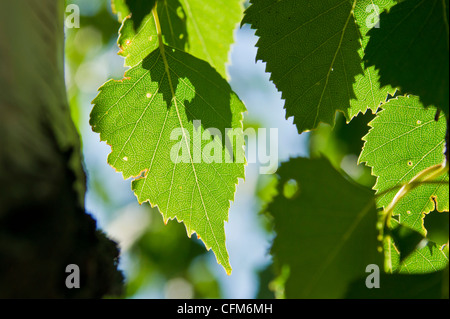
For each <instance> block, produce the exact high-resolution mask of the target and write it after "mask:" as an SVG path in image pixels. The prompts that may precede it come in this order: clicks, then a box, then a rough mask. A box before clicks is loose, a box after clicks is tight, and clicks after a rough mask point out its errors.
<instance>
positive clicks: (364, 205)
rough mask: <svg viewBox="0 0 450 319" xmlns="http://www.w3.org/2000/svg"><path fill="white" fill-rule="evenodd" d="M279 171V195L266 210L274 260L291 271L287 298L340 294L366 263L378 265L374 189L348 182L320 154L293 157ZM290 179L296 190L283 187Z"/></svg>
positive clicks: (379, 261)
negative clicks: (270, 218) (271, 223)
mask: <svg viewBox="0 0 450 319" xmlns="http://www.w3.org/2000/svg"><path fill="white" fill-rule="evenodd" d="M278 174H279V183H278V195H277V196H276V197H275V199H274V200H273V201H272V203H270V204H269V206H268V208H267V211H268V212H270V213H271V214H272V216H273V217H274V224H275V231H276V233H277V236H276V238H275V240H274V243H273V247H272V254H273V255H274V258H275V263H276V264H278V265H279V266H280V267H282V266H286V265H287V266H289V268H290V269H291V270H292V271H291V272H290V276H289V278H288V280H287V282H286V286H285V293H286V297H287V298H341V297H343V294H344V293H345V290H346V288H347V286H348V285H349V284H350V283H351V282H352V281H353V280H356V279H357V278H358V277H359V276H362V275H363V274H364V272H365V269H366V266H367V265H369V264H377V265H381V264H382V258H381V254H380V253H378V251H377V246H378V242H377V239H376V238H377V235H378V232H377V229H376V223H377V211H376V207H375V202H374V196H373V193H371V192H370V191H368V190H366V189H363V188H361V187H359V186H356V184H353V183H351V182H349V181H348V180H347V179H345V178H344V177H343V176H342V175H341V174H340V173H339V172H337V171H336V170H335V169H334V168H333V167H332V166H331V164H330V163H329V162H328V160H326V159H323V158H322V159H314V160H311V159H304V158H297V159H291V160H290V161H289V162H287V163H283V164H282V165H281V167H280V169H279V170H278ZM292 183H296V185H297V191H296V192H295V191H294V192H283V189H284V188H285V187H286V185H289V184H292ZM324 185H326V187H324ZM355 256H357V257H356V258H355ZM349 260H351V261H352V262H349Z"/></svg>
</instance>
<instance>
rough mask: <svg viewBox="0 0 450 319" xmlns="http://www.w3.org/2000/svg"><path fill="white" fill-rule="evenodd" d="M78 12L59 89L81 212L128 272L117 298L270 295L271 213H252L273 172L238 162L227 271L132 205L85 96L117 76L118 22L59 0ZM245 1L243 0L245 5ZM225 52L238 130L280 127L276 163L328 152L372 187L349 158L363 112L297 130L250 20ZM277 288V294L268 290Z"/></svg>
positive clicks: (81, 2) (87, 1) (101, 11)
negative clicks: (76, 162)
mask: <svg viewBox="0 0 450 319" xmlns="http://www.w3.org/2000/svg"><path fill="white" fill-rule="evenodd" d="M66 3H67V4H76V5H78V6H79V8H80V11H81V23H80V28H79V29H75V28H73V29H66V85H67V90H68V96H69V101H70V106H71V112H72V116H73V119H74V122H75V124H76V126H77V128H78V130H79V132H80V135H81V138H82V145H83V153H84V165H85V171H86V173H87V177H88V191H87V195H86V208H87V210H88V212H89V213H91V214H92V215H93V216H94V217H95V218H96V219H97V221H98V225H99V227H100V228H101V229H103V230H104V231H105V232H106V233H107V234H108V235H109V236H110V237H111V238H113V239H115V240H116V241H118V242H119V244H120V247H121V251H122V254H121V261H120V269H121V270H122V271H123V272H124V275H125V278H126V293H125V295H124V296H123V297H124V298H273V297H275V295H276V289H275V288H276V285H275V284H273V283H272V284H271V282H272V281H273V279H274V275H273V273H272V271H271V264H272V260H271V256H270V247H271V242H272V239H273V237H274V236H275V234H274V233H273V231H272V224H271V218H270V216H269V215H268V214H264V213H260V212H261V211H262V210H263V207H264V203H265V202H266V201H267V200H269V199H270V197H271V196H273V189H274V183H275V182H276V180H275V176H274V175H260V174H259V166H258V164H249V165H248V166H247V167H246V180H245V181H242V180H241V181H240V182H239V185H238V187H237V192H236V196H235V201H234V203H232V205H231V209H230V211H229V222H228V223H226V224H225V231H226V236H227V248H228V252H229V255H230V262H231V266H232V267H233V272H232V274H231V276H227V275H226V273H225V271H224V270H223V268H222V267H221V266H220V265H218V264H217V262H216V260H215V257H214V255H213V253H212V252H207V251H206V249H205V247H204V245H203V243H202V242H200V241H199V240H197V239H196V238H188V237H187V235H186V230H185V227H184V226H183V225H182V224H178V223H177V222H176V221H169V223H168V224H167V225H164V222H163V219H162V216H161V215H160V213H159V212H158V211H157V209H152V208H151V207H150V206H149V205H148V204H144V205H139V204H138V202H137V200H136V198H135V196H134V194H133V192H132V191H131V181H130V180H126V181H124V180H123V177H122V175H121V174H120V173H116V172H115V170H114V169H113V168H111V167H110V166H109V165H108V164H107V161H106V160H107V156H108V154H109V153H110V147H109V146H108V145H106V143H104V142H100V138H99V135H98V134H96V133H93V132H92V130H91V128H90V126H89V114H90V111H91V109H92V105H91V101H92V100H93V99H94V98H95V96H96V95H97V89H98V88H99V87H100V86H101V85H102V84H103V83H104V82H106V81H107V80H109V79H111V78H114V79H122V78H123V74H124V72H125V70H126V69H125V67H124V66H123V65H124V60H123V58H122V57H120V56H118V55H117V52H118V47H117V44H116V41H117V33H118V30H119V27H120V24H119V23H118V22H117V18H116V17H115V16H114V15H113V14H112V12H111V7H110V1H109V0H97V1H91V0H67V1H66ZM246 6H248V3H246ZM235 40H236V42H235V44H234V45H233V47H232V51H231V53H230V63H229V65H228V73H229V75H230V79H231V80H230V84H231V86H232V88H233V89H234V91H235V92H236V93H237V94H238V95H239V97H240V98H241V100H243V102H244V103H245V105H246V107H247V109H248V112H247V113H246V114H245V122H244V125H245V126H246V127H249V126H251V127H254V128H259V127H264V128H278V136H279V145H278V147H279V148H278V149H279V161H280V162H283V161H287V160H288V159H289V158H290V157H298V156H305V157H307V156H327V157H328V158H329V159H330V161H331V162H332V163H333V165H335V166H336V167H338V168H340V169H342V170H343V171H345V172H346V173H347V174H348V175H349V176H351V177H352V178H354V179H355V180H357V181H358V182H359V183H361V184H363V185H366V186H369V187H371V186H372V185H373V182H374V180H373V177H372V176H371V175H370V171H368V170H367V169H366V168H365V167H363V166H361V165H360V166H358V165H357V164H356V163H357V158H358V154H359V152H360V150H361V147H362V142H361V137H362V136H363V135H365V134H366V133H367V131H368V127H367V123H368V121H369V120H370V119H371V118H372V115H371V114H367V115H365V116H362V115H361V116H359V117H358V118H356V120H354V121H352V122H351V124H350V125H345V124H346V123H345V120H344V119H343V117H342V116H339V115H337V118H336V120H337V124H336V127H335V130H333V131H332V130H331V128H330V127H329V126H325V125H323V126H321V127H320V128H319V129H318V130H317V131H315V132H314V133H304V134H302V135H299V134H298V133H297V130H296V128H295V126H294V125H293V123H292V118H291V119H288V120H286V119H285V110H284V109H283V105H284V101H283V100H282V99H281V94H280V93H279V92H277V90H276V88H275V86H274V85H273V83H272V82H270V80H269V78H270V75H269V74H266V73H265V65H264V63H261V62H255V57H256V48H255V44H256V42H257V37H256V36H255V35H254V31H253V30H251V29H250V28H249V26H248V25H245V26H243V27H242V28H239V26H236V31H235ZM274 290H275V291H274Z"/></svg>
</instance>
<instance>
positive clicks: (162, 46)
mask: <svg viewBox="0 0 450 319" xmlns="http://www.w3.org/2000/svg"><path fill="white" fill-rule="evenodd" d="M156 8H157V6H155V8H154V9H153V17H154V19H155V23H156V26H157V32H158V40H159V49H160V52H161V56H162V58H163V62H164V69H165V73H166V74H167V79H168V81H169V87H170V91H171V94H172V102H173V104H174V106H175V110H176V113H177V117H178V121H179V124H180V127H181V130H182V132H183V138H184V141H185V143H186V146H187V150H188V154H189V159H190V162H191V166H192V171H193V173H194V177H195V185H196V186H197V190H198V192H199V196H200V199H201V202H202V207H203V210H204V213H205V217H206V219H207V224H208V226H209V228H210V230H211V233H212V236H213V238H214V241H215V243H216V246H217V249H218V253H219V254H220V260H221V261H226V259H225V258H224V256H223V254H222V250H221V248H220V245H219V243H218V241H217V237H216V234H215V232H214V229H213V227H212V224H211V221H210V219H209V215H208V212H207V209H206V205H205V202H204V199H203V194H202V191H201V189H200V184H199V181H198V176H197V171H196V169H195V165H194V162H193V159H192V154H191V149H190V146H189V144H188V143H187V137H186V135H185V130H184V126H183V123H182V120H181V116H180V112H179V108H178V103H177V99H176V96H175V90H174V87H173V82H172V78H171V76H170V67H169V64H168V62H167V57H166V53H165V46H164V43H163V40H162V32H161V25H160V23H159V17H158V12H157V10H156ZM175 167H176V166H175ZM175 167H174V171H175ZM173 173H174V172H173ZM172 178H173V177H172ZM169 194H171V190H170V193H169ZM169 198H170V195H169ZM168 204H169V202H168ZM191 214H192V212H191ZM189 228H190V225H189ZM189 235H191V234H189ZM223 266H224V267H225V268H227V266H226V265H223ZM227 272H229V270H228V269H227Z"/></svg>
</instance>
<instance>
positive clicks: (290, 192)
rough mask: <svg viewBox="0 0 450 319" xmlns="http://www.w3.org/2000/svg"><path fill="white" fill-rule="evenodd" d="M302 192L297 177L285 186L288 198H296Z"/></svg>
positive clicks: (284, 193) (284, 192)
mask: <svg viewBox="0 0 450 319" xmlns="http://www.w3.org/2000/svg"><path fill="white" fill-rule="evenodd" d="M299 193H300V189H299V185H298V183H297V181H296V180H295V179H290V180H288V181H287V182H286V183H284V186H283V195H284V197H286V198H287V199H294V198H295V197H297V196H298V194H299Z"/></svg>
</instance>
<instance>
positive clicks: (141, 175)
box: [90, 46, 245, 273]
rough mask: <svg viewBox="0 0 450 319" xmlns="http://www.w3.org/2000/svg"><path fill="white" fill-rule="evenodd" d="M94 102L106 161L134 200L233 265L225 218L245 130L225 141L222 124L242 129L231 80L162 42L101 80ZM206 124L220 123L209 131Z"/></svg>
mask: <svg viewBox="0 0 450 319" xmlns="http://www.w3.org/2000/svg"><path fill="white" fill-rule="evenodd" d="M93 103H94V104H95V106H94V109H93V110H92V113H91V120H90V123H91V125H92V128H93V130H94V131H95V132H98V133H100V137H101V140H102V141H106V142H107V143H108V144H109V145H111V146H112V153H111V154H109V156H108V163H109V164H110V165H111V166H112V167H114V168H115V169H116V170H117V171H119V172H122V173H123V176H124V178H130V177H133V178H134V180H133V182H132V189H133V190H134V192H135V194H136V197H137V198H138V200H139V202H140V203H143V202H146V201H149V202H150V203H151V205H152V206H155V205H157V206H158V207H159V210H160V212H161V213H162V215H163V216H164V220H165V221H167V220H168V219H174V218H176V219H177V220H178V221H179V222H184V224H185V226H186V230H187V234H188V236H191V235H192V234H193V233H194V232H195V233H197V235H198V236H199V237H200V238H201V239H202V240H203V242H204V243H205V245H206V247H207V249H210V248H212V250H213V251H214V253H215V255H216V257H217V261H218V263H220V264H221V265H223V267H224V268H225V270H226V271H227V272H228V273H230V272H231V267H230V264H229V261H228V253H227V250H226V247H225V231H224V221H226V220H227V219H228V209H229V207H230V201H232V200H233V198H234V193H235V187H236V184H237V183H238V178H243V177H244V165H245V164H244V162H245V159H244V156H243V147H242V146H243V136H242V134H237V137H236V139H237V141H236V143H235V144H234V145H235V148H233V149H232V150H231V149H229V148H228V147H226V148H225V147H223V145H224V143H223V141H224V140H225V141H226V142H229V141H233V135H232V134H233V133H234V132H232V131H230V130H226V129H227V128H232V129H237V130H238V131H239V130H240V132H242V126H243V124H242V120H243V116H242V112H244V111H245V106H244V105H243V103H242V102H241V101H240V100H239V98H238V97H237V96H236V94H234V93H233V92H232V90H231V88H230V86H229V84H228V83H227V82H226V81H225V80H224V79H223V78H222V77H221V76H220V75H219V74H218V73H217V72H216V71H215V70H214V69H213V68H212V67H211V66H210V65H209V64H208V63H206V62H204V61H202V60H199V59H197V58H195V57H193V56H191V55H189V54H187V53H184V52H182V51H179V50H176V49H173V48H169V47H167V46H162V47H161V49H160V50H156V51H154V52H152V53H151V54H150V55H149V56H148V57H147V58H145V59H144V60H143V61H142V62H141V63H139V64H138V65H137V66H135V67H133V68H131V69H130V70H128V71H127V72H126V74H125V78H124V79H123V80H121V81H114V80H111V81H109V82H107V83H105V84H104V85H103V86H102V87H101V88H100V93H99V95H98V96H97V98H96V99H95V100H94V101H93ZM197 120H201V125H199V124H200V123H197V122H195V121H197ZM207 128H216V129H217V130H216V132H213V133H212V134H214V135H215V136H214V138H211V137H208V133H207V132H205V130H206V129H207ZM174 130H178V132H177V131H174ZM174 132H177V134H178V133H179V134H178V136H173V135H172V134H173V133H174ZM208 132H209V131H208ZM203 133H205V134H206V139H202V138H201V137H202V135H203ZM220 135H221V137H222V138H221V137H220ZM203 136H205V135H203ZM199 139H201V140H200V141H199ZM236 145H237V146H236ZM206 150H209V151H206ZM202 151H203V152H202ZM211 151H214V155H212V156H211ZM231 152H232V153H231ZM180 153H181V154H180ZM231 154H232V155H234V156H235V157H234V159H235V160H234V162H233V161H232V162H231V163H229V162H227V161H228V159H229V158H230V157H231ZM214 156H216V157H214ZM217 156H218V158H217ZM240 158H242V161H239V159H240ZM180 160H181V162H180Z"/></svg>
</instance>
